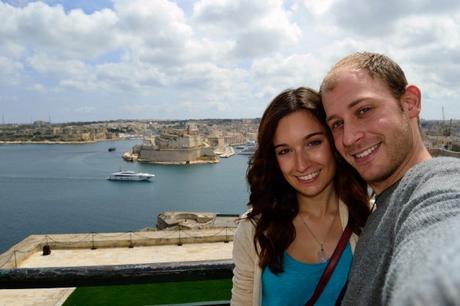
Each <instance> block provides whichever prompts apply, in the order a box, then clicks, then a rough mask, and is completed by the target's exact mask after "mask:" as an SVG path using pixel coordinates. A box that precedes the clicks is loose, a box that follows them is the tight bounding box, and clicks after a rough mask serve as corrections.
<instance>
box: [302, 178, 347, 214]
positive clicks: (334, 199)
mask: <svg viewBox="0 0 460 306" xmlns="http://www.w3.org/2000/svg"><path fill="white" fill-rule="evenodd" d="M297 202H298V204H299V214H300V215H306V216H309V217H314V218H320V217H322V216H325V215H328V214H335V213H336V212H337V209H338V204H339V197H338V196H337V193H336V192H335V189H334V187H333V186H330V187H328V188H327V189H325V190H323V192H321V193H320V194H318V195H317V196H315V197H307V196H304V195H302V194H300V193H297Z"/></svg>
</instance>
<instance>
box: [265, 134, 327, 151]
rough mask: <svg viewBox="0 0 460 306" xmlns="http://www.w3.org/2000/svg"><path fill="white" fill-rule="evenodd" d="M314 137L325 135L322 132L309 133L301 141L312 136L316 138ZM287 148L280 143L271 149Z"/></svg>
mask: <svg viewBox="0 0 460 306" xmlns="http://www.w3.org/2000/svg"><path fill="white" fill-rule="evenodd" d="M316 135H325V133H324V132H323V131H318V132H313V133H310V134H307V135H306V136H305V137H304V138H303V139H304V140H307V139H309V138H311V137H313V136H316ZM285 146H287V144H285V143H280V144H277V145H276V146H274V147H273V149H276V148H279V147H285Z"/></svg>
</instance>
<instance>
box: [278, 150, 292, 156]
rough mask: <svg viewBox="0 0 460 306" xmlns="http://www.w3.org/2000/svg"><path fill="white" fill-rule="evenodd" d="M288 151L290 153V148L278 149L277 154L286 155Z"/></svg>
mask: <svg viewBox="0 0 460 306" xmlns="http://www.w3.org/2000/svg"><path fill="white" fill-rule="evenodd" d="M287 153H289V149H281V150H278V152H277V153H276V154H278V155H285V154H287Z"/></svg>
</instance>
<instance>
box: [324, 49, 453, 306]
mask: <svg viewBox="0 0 460 306" xmlns="http://www.w3.org/2000/svg"><path fill="white" fill-rule="evenodd" d="M321 95H322V99H323V106H324V108H325V111H326V115H327V122H328V125H329V127H330V129H331V131H332V134H333V136H334V141H335V145H336V147H337V149H338V151H339V152H340V154H341V155H342V156H343V157H344V158H345V159H346V160H347V161H348V162H349V163H350V164H351V165H352V166H353V167H354V168H356V170H357V171H358V172H359V173H360V175H361V176H362V177H363V178H364V179H365V180H366V181H367V182H368V184H369V186H371V187H372V189H373V190H374V192H375V194H376V202H375V211H374V212H373V214H372V215H371V216H370V217H369V219H368V221H367V223H366V226H365V228H364V229H363V233H362V235H361V237H360V240H359V242H358V245H357V247H356V250H355V255H354V259H353V265H352V269H351V272H350V278H349V283H348V288H347V291H346V294H345V297H344V299H343V305H353V306H356V305H366V306H368V305H372V306H375V305H460V275H459V274H460V255H458V254H460V235H459V234H460V159H455V158H434V159H432V158H431V156H430V154H429V152H428V150H427V149H426V148H425V146H424V144H423V140H422V136H421V132H420V129H419V114H420V110H421V92H420V90H419V88H417V87H416V86H415V85H409V84H408V83H407V81H406V77H405V75H404V72H403V71H402V70H401V68H400V67H399V66H398V65H397V64H396V63H395V62H393V61H392V60H391V59H389V58H388V57H386V56H384V55H381V54H374V53H368V52H364V53H356V54H353V55H350V56H347V57H345V58H344V59H342V60H341V61H339V62H338V63H337V64H336V65H335V66H334V67H333V68H332V70H331V71H330V72H329V73H328V74H327V75H326V77H325V79H324V80H323V83H322V85H321Z"/></svg>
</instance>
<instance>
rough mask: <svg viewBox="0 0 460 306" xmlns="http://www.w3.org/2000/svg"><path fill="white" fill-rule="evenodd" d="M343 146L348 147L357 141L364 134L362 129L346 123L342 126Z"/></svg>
mask: <svg viewBox="0 0 460 306" xmlns="http://www.w3.org/2000/svg"><path fill="white" fill-rule="evenodd" d="M343 129H344V130H343V140H342V141H343V145H344V146H346V147H348V146H351V145H353V144H354V143H356V142H357V141H359V140H360V139H361V138H362V137H363V135H364V133H363V131H362V129H361V128H360V127H359V126H358V125H357V124H354V123H348V124H344V125H343Z"/></svg>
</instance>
